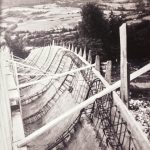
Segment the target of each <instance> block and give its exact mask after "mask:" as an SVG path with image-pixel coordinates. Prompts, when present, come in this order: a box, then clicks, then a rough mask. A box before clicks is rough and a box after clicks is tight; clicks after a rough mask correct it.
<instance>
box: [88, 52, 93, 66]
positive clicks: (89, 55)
mask: <svg viewBox="0 0 150 150" xmlns="http://www.w3.org/2000/svg"><path fill="white" fill-rule="evenodd" d="M88 62H89V63H90V64H91V63H92V50H89V54H88Z"/></svg>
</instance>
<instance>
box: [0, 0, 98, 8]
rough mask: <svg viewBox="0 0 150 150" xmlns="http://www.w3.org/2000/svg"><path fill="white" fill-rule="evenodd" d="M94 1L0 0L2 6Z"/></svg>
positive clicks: (75, 3) (92, 0) (71, 4)
mask: <svg viewBox="0 0 150 150" xmlns="http://www.w3.org/2000/svg"><path fill="white" fill-rule="evenodd" d="M89 1H91V2H94V1H97V2H98V0H82V1H81V0H14V1H13V0H2V5H3V6H4V7H12V6H27V5H28V6H32V5H41V4H48V3H49V4H52V3H56V4H59V5H61V6H72V7H77V6H81V5H82V4H85V3H87V2H89Z"/></svg>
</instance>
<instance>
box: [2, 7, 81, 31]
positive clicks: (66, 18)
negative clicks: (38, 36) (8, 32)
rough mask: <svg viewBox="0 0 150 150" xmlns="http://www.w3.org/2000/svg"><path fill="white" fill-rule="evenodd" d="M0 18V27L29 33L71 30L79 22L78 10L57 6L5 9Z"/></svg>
mask: <svg viewBox="0 0 150 150" xmlns="http://www.w3.org/2000/svg"><path fill="white" fill-rule="evenodd" d="M1 18H2V19H1V24H0V26H2V27H5V28H10V27H11V26H13V25H15V31H30V32H34V31H49V30H52V29H60V28H73V27H74V26H76V25H77V23H78V22H79V21H80V20H81V16H80V8H76V7H60V6H58V5H57V4H44V5H34V6H32V7H31V6H30V7H28V6H24V7H11V8H5V9H3V10H2V14H1ZM13 30H14V28H13Z"/></svg>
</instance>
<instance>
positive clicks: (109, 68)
mask: <svg viewBox="0 0 150 150" xmlns="http://www.w3.org/2000/svg"><path fill="white" fill-rule="evenodd" d="M111 71H112V62H111V61H107V64H106V74H105V79H106V81H107V82H108V83H109V84H111Z"/></svg>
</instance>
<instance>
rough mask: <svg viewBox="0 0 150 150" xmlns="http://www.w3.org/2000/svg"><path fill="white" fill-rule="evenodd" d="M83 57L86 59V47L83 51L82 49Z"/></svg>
mask: <svg viewBox="0 0 150 150" xmlns="http://www.w3.org/2000/svg"><path fill="white" fill-rule="evenodd" d="M83 58H84V59H85V60H86V47H85V48H84V51H83Z"/></svg>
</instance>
